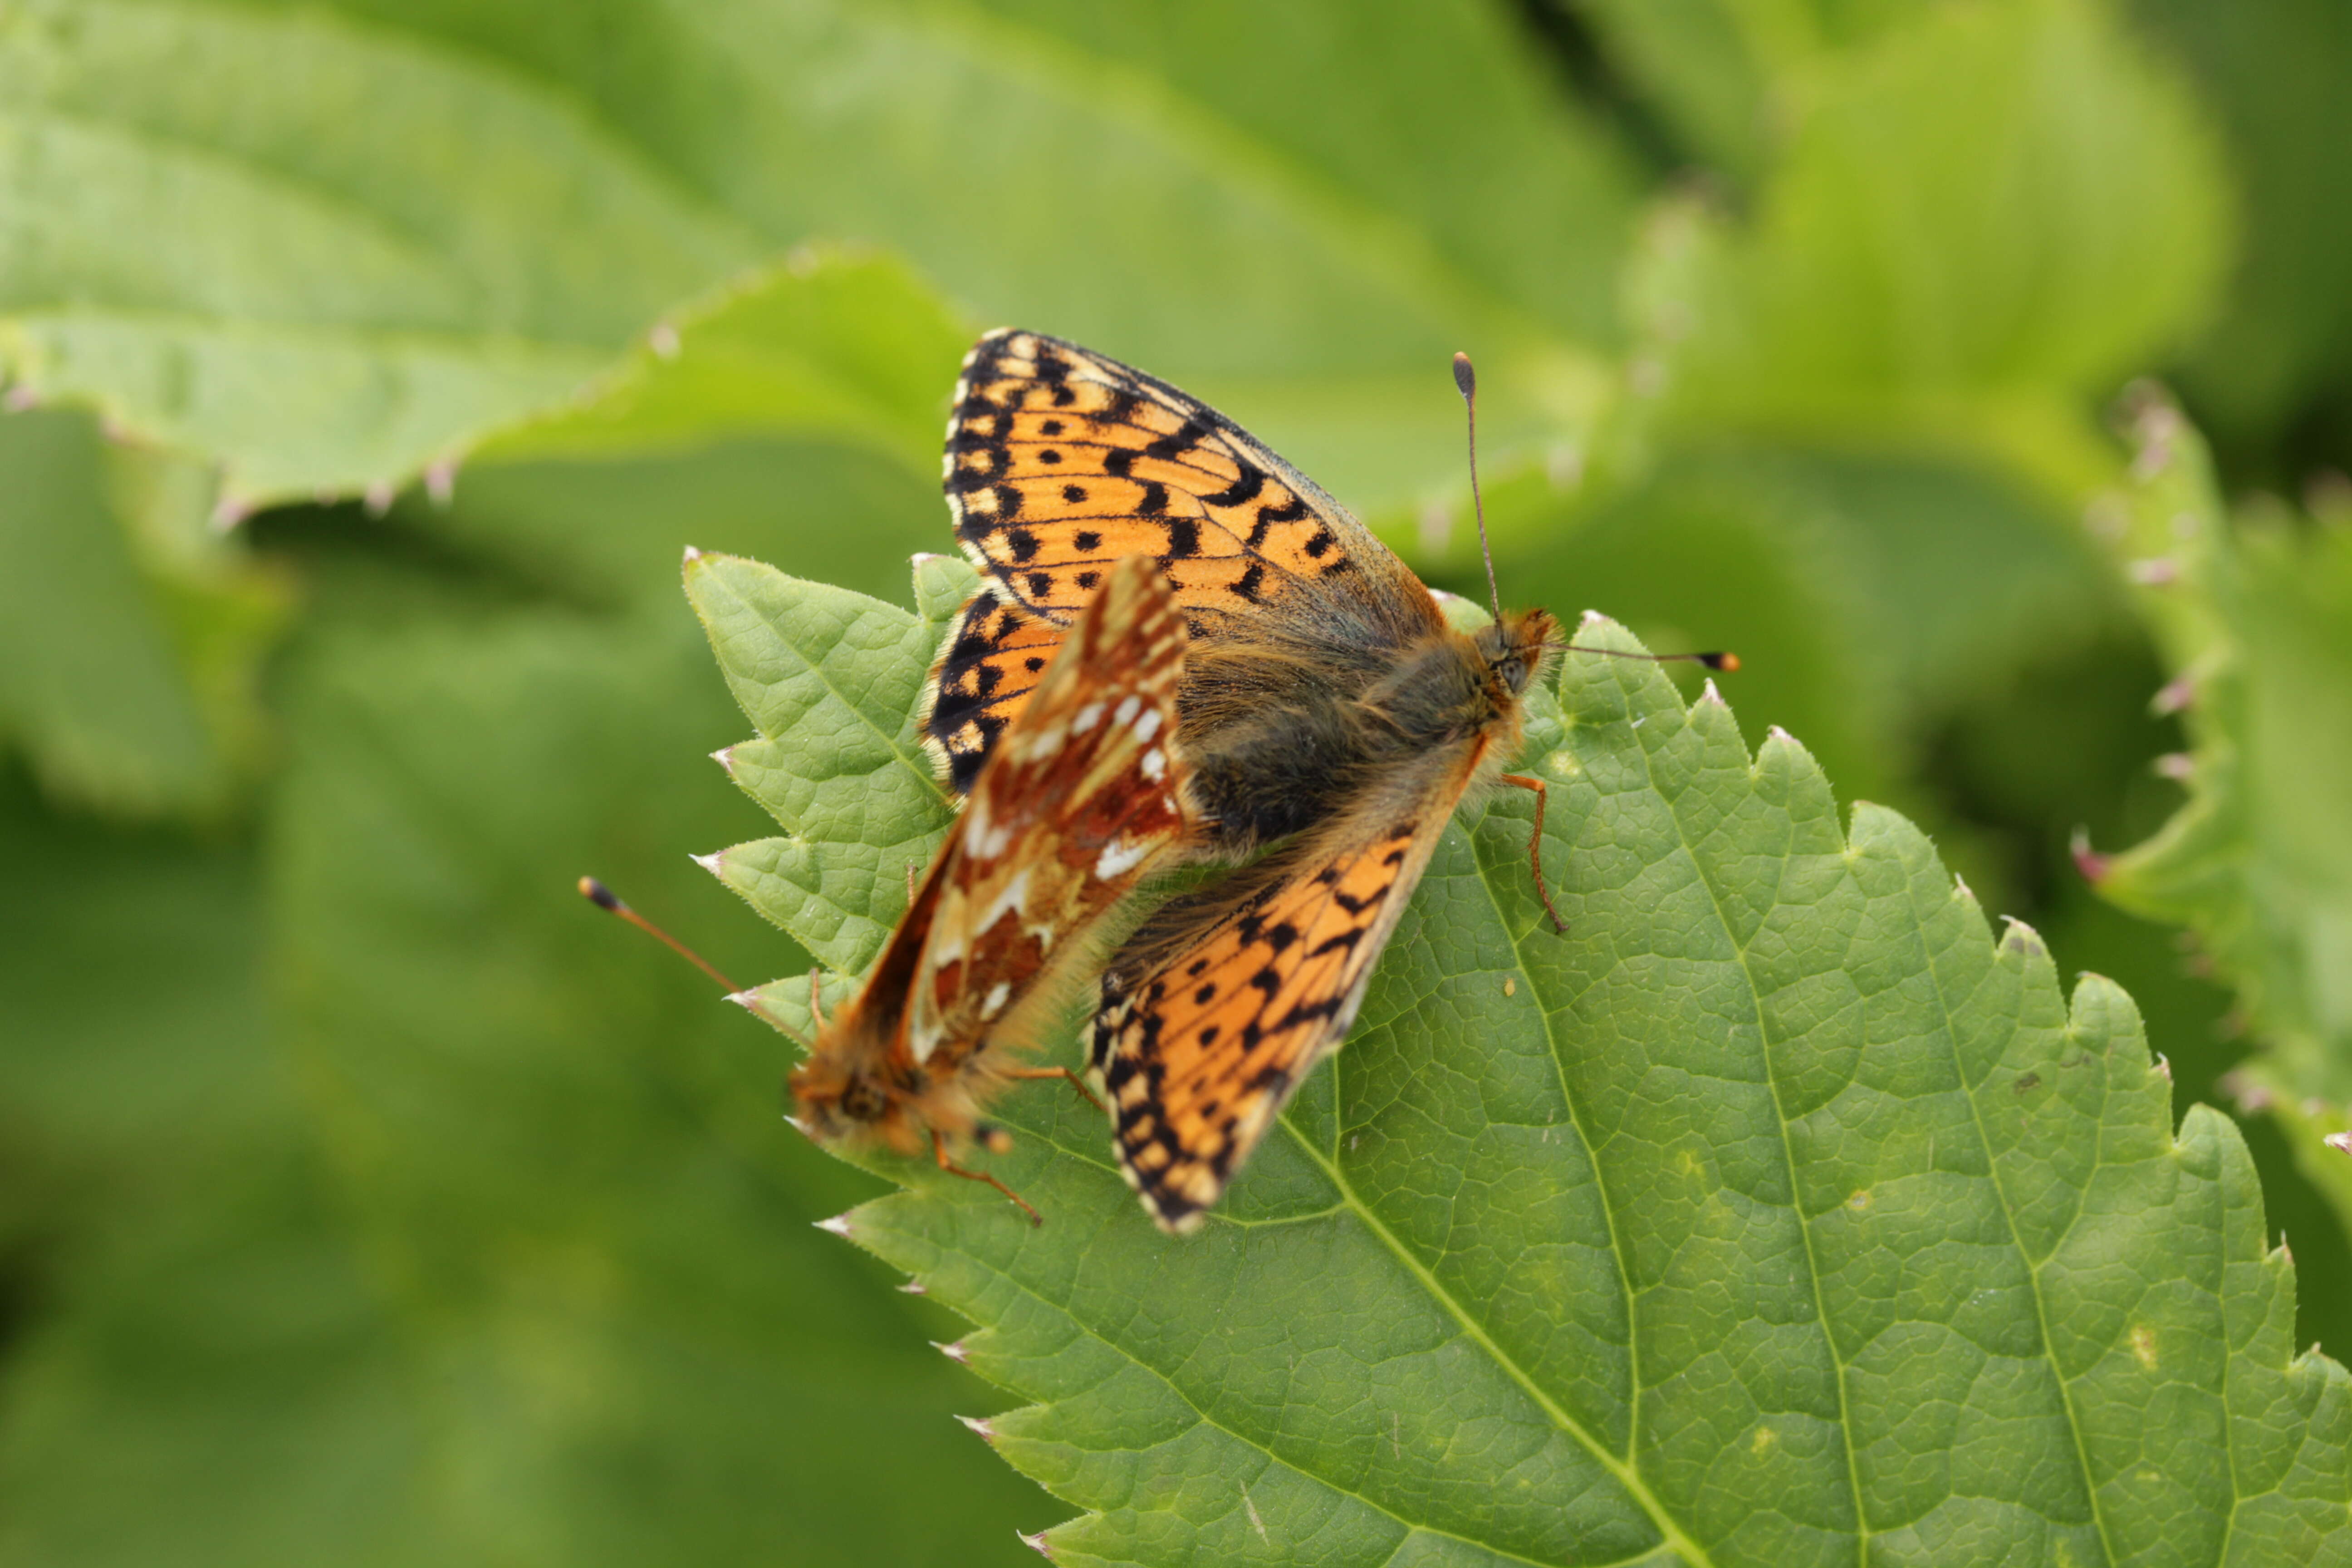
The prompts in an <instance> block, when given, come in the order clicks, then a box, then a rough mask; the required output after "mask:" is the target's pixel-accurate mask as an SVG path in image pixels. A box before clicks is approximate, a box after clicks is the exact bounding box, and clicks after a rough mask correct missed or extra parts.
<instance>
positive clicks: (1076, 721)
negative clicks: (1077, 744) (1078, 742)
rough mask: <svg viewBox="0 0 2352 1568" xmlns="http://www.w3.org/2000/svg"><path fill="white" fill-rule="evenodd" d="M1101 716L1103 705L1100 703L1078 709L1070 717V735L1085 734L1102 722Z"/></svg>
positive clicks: (1088, 704) (1089, 704)
mask: <svg viewBox="0 0 2352 1568" xmlns="http://www.w3.org/2000/svg"><path fill="white" fill-rule="evenodd" d="M1102 715H1103V705H1102V704H1101V703H1099V702H1089V703H1087V705H1086V706H1085V707H1083V708H1081V709H1079V710H1077V712H1076V713H1075V714H1073V715H1072V716H1071V719H1070V733H1072V734H1074V735H1083V734H1085V733H1086V732H1087V731H1089V730H1091V729H1093V728H1094V727H1095V726H1096V725H1097V724H1099V723H1101V722H1102Z"/></svg>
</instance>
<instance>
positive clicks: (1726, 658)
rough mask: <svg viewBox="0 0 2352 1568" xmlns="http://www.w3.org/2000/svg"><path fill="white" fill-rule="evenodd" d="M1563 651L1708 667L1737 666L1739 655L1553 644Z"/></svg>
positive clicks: (1722, 650)
mask: <svg viewBox="0 0 2352 1568" xmlns="http://www.w3.org/2000/svg"><path fill="white" fill-rule="evenodd" d="M1555 646H1556V647H1559V649H1560V651H1561V652H1563V653H1597V654H1600V655H1601V656H1603V657H1604V658H1640V659H1647V660H1648V661H1649V662H1650V663H1652V664H1703V665H1705V666H1706V667H1707V668H1709V669H1724V670H1731V669H1738V668H1739V656H1738V654H1736V653H1733V652H1731V651H1730V650H1729V649H1728V648H1717V649H1716V650H1715V651H1714V652H1712V653H1632V652H1628V651H1627V650H1626V649H1624V648H1622V647H1580V646H1578V645H1577V644H1575V643H1572V642H1567V643H1559V644H1556V645H1555Z"/></svg>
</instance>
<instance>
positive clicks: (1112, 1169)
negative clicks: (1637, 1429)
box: [963, 1118, 1706, 1568]
mask: <svg viewBox="0 0 2352 1568" xmlns="http://www.w3.org/2000/svg"><path fill="white" fill-rule="evenodd" d="M1277 1120H1278V1121H1281V1124H1282V1126H1283V1128H1284V1130H1285V1131H1288V1132H1289V1133H1290V1134H1291V1136H1292V1138H1293V1139H1294V1140H1297V1142H1300V1143H1301V1144H1302V1146H1303V1145H1304V1144H1305V1140H1304V1139H1303V1138H1300V1136H1299V1134H1298V1132H1297V1130H1296V1129H1294V1128H1292V1127H1291V1125H1290V1123H1289V1121H1288V1120H1287V1119H1282V1118H1277ZM1028 1135H1029V1136H1030V1137H1033V1138H1034V1139H1036V1140H1037V1142H1040V1143H1043V1144H1045V1146H1046V1147H1048V1148H1050V1149H1052V1150H1054V1151H1055V1152H1056V1153H1059V1154H1061V1155H1063V1156H1065V1157H1066V1158H1068V1159H1072V1160H1076V1161H1077V1162H1078V1163H1081V1164H1086V1165H1091V1166H1093V1167H1094V1168H1095V1169H1097V1170H1098V1171H1100V1172H1102V1173H1104V1174H1105V1175H1106V1176H1110V1175H1116V1174H1117V1173H1118V1167H1117V1166H1115V1165H1113V1164H1111V1163H1109V1162H1108V1161H1105V1160H1102V1159H1100V1158H1099V1157H1097V1152H1091V1151H1090V1150H1089V1149H1079V1148H1075V1147H1073V1146H1071V1145H1070V1144H1067V1143H1065V1142H1062V1141H1061V1140H1060V1139H1058V1138H1056V1137H1055V1136H1054V1135H1053V1134H1052V1133H1050V1132H1040V1131H1031V1132H1029V1134H1028ZM1309 1152H1310V1153H1311V1152H1312V1150H1311V1149H1310V1150H1309ZM1318 1163H1322V1162H1320V1161H1319V1160H1318ZM1323 1168H1324V1169H1325V1170H1326V1171H1327V1172H1328V1171H1329V1170H1330V1167H1329V1165H1328V1163H1324V1165H1323ZM1335 1184H1336V1185H1338V1186H1339V1191H1340V1194H1341V1196H1342V1198H1343V1200H1344V1201H1343V1202H1342V1203H1340V1204H1339V1205H1333V1206H1332V1207H1330V1208H1328V1209H1323V1210H1320V1211H1318V1213H1317V1214H1315V1215H1286V1216H1284V1218H1283V1219H1282V1220H1280V1221H1264V1220H1261V1221H1257V1222H1255V1223H1256V1224H1259V1225H1265V1224H1294V1223H1298V1222H1301V1221H1304V1220H1307V1219H1312V1218H1320V1217H1326V1216H1328V1215H1334V1214H1338V1213H1340V1212H1342V1210H1352V1211H1353V1212H1354V1213H1355V1214H1356V1215H1357V1216H1358V1217H1359V1218H1360V1219H1363V1220H1364V1221H1365V1222H1366V1223H1367V1224H1369V1225H1370V1226H1372V1229H1373V1232H1374V1234H1375V1235H1378V1236H1380V1237H1382V1238H1383V1239H1384V1240H1389V1239H1390V1238H1389V1237H1387V1233H1386V1232H1385V1231H1383V1230H1381V1228H1380V1226H1378V1224H1377V1222H1374V1221H1372V1220H1371V1219H1370V1215H1369V1213H1368V1212H1367V1211H1366V1210H1365V1208H1364V1206H1363V1204H1362V1202H1361V1201H1360V1199H1358V1198H1357V1197H1356V1195H1355V1194H1354V1193H1353V1192H1352V1191H1350V1190H1349V1188H1348V1187H1347V1186H1346V1185H1345V1184H1342V1183H1338V1182H1336V1179H1335ZM1209 1217H1210V1221H1211V1223H1212V1224H1235V1223H1247V1222H1236V1221H1230V1220H1227V1219H1226V1218H1225V1216H1224V1215H1219V1214H1212V1215H1210V1216H1209ZM1176 1245H1178V1246H1181V1245H1183V1243H1181V1242H1178V1243H1176ZM1390 1245H1391V1247H1393V1246H1394V1242H1393V1241H1392V1240H1390ZM963 1256H964V1257H965V1258H969V1259H970V1260H971V1262H973V1263H975V1264H978V1265H979V1266H980V1267H981V1268H985V1269H987V1270H988V1271H989V1272H990V1273H992V1275H994V1276H995V1277H996V1278H997V1279H1002V1280H1003V1281H1004V1282H1005V1283H1006V1284H1008V1285H1010V1286H1011V1287H1012V1288H1013V1289H1014V1290H1016V1291H1018V1292H1020V1293H1021V1294H1022V1295H1024V1296H1026V1297H1027V1298H1028V1299H1029V1300H1032V1301H1034V1302H1036V1303H1037V1304H1038V1305H1039V1306H1041V1307H1044V1308H1045V1310H1047V1311H1049V1312H1051V1313H1054V1314H1055V1315H1056V1316H1058V1317H1060V1318H1063V1319H1065V1320H1066V1321H1068V1322H1069V1323H1070V1324H1071V1325H1072V1326H1074V1327H1076V1329H1077V1330H1078V1331H1080V1332H1081V1333H1083V1334H1085V1335H1086V1337H1087V1338H1088V1339H1090V1340H1092V1341H1093V1342H1095V1343H1097V1344H1098V1345H1100V1346H1102V1347H1103V1349H1105V1350H1107V1351H1108V1352H1110V1353H1111V1354H1113V1355H1115V1356H1118V1357H1119V1358H1120V1359H1121V1360H1123V1361H1126V1362H1128V1363H1130V1364H1132V1365H1134V1366H1138V1367H1140V1368H1142V1369H1143V1370H1144V1371H1145V1372H1148V1373H1150V1374H1151V1375H1152V1376H1153V1377H1155V1378H1158V1379H1159V1380H1160V1385H1161V1386H1162V1387H1164V1388H1166V1389H1167V1390H1168V1391H1169V1392H1170V1393H1171V1394H1174V1395H1175V1396H1176V1397H1177V1398H1178V1399H1180V1400H1181V1401H1183V1403H1184V1406H1185V1408H1186V1409H1188V1410H1190V1411H1192V1414H1193V1416H1194V1417H1195V1418H1196V1419H1197V1420H1198V1421H1199V1422H1200V1423H1201V1425H1202V1426H1206V1427H1209V1428H1210V1429H1211V1430H1213V1431H1217V1432H1222V1433H1223V1434H1224V1435H1225V1436H1228V1437H1231V1438H1232V1439H1233V1440H1234V1441H1235V1442H1236V1443H1239V1444H1241V1445H1243V1446H1244V1447H1248V1448H1253V1449H1255V1450H1256V1451H1257V1452H1258V1453H1260V1454H1263V1455H1265V1458H1266V1459H1267V1460H1268V1461H1269V1462H1270V1463H1273V1464H1277V1465H1281V1466H1283V1467H1284V1468H1287V1469H1291V1470H1295V1471H1297V1473H1298V1474H1300V1475H1302V1476H1305V1477H1307V1479H1310V1480H1313V1481H1314V1482H1316V1484H1318V1486H1324V1487H1328V1488H1329V1489H1331V1490H1332V1491H1334V1492H1336V1493H1338V1494H1339V1495H1340V1496H1342V1497H1349V1498H1353V1499H1355V1500H1357V1501H1358V1502H1360V1503H1362V1504H1363V1505H1364V1506H1365V1507H1366V1508H1369V1509H1370V1510H1373V1511H1374V1512H1375V1513H1378V1514H1381V1516H1383V1517H1385V1518H1388V1519H1392V1520H1394V1521H1396V1522H1397V1523H1398V1524H1400V1525H1402V1527H1403V1528H1404V1529H1406V1530H1408V1531H1420V1532H1422V1533H1423V1534H1426V1535H1433V1536H1441V1537H1444V1539H1446V1540H1448V1541H1459V1542H1462V1543H1463V1544H1464V1545H1465V1546H1472V1547H1475V1548H1476V1549H1477V1550H1479V1551H1481V1552H1491V1553H1493V1554H1494V1555H1496V1556H1497V1557H1506V1558H1508V1559H1510V1560H1511V1561H1512V1562H1514V1563H1527V1564H1528V1568H1558V1565H1557V1564H1555V1563H1545V1562H1544V1561H1542V1560H1541V1559H1540V1558H1535V1557H1528V1556H1525V1555H1523V1554H1521V1553H1519V1552H1513V1551H1510V1550H1508V1549H1507V1548H1505V1547H1500V1546H1496V1545H1494V1544H1492V1543H1491V1542H1484V1541H1478V1540H1474V1539H1473V1538H1471V1537H1469V1536H1466V1535H1464V1534H1462V1533H1461V1532H1460V1531H1453V1530H1447V1529H1445V1528H1444V1527H1443V1526H1440V1525H1433V1524H1423V1523H1420V1522H1418V1521H1413V1520H1411V1519H1407V1518H1406V1517H1405V1516H1404V1515H1402V1514H1401V1513H1399V1512H1397V1511H1396V1510H1395V1509H1393V1508H1391V1507H1390V1506H1388V1505H1387V1504H1385V1503H1382V1502H1380V1501H1378V1500H1375V1499H1372V1498H1370V1497H1367V1496H1365V1495H1364V1494H1363V1493H1361V1492H1360V1491H1357V1490H1356V1489H1353V1488H1352V1487H1349V1486H1346V1485H1344V1484H1342V1483H1341V1482H1339V1481H1336V1480H1334V1479H1331V1478H1329V1477H1328V1476H1326V1475H1324V1474H1322V1473H1321V1472H1319V1471H1318V1470H1315V1469H1311V1468H1308V1467H1307V1466H1306V1465H1303V1464H1301V1463H1299V1462H1298V1461H1297V1459H1295V1458H1289V1457H1287V1456H1286V1455H1283V1454H1278V1453H1276V1451H1275V1450H1274V1448H1273V1447H1271V1446H1270V1445H1269V1444H1268V1443H1267V1442H1266V1441H1265V1439H1264V1438H1261V1437H1254V1436H1250V1435H1249V1434H1248V1433H1246V1432H1243V1431H1240V1430H1238V1429H1236V1428H1234V1427H1233V1426H1228V1425H1227V1424H1226V1423H1224V1422H1223V1421H1220V1420H1218V1419H1217V1418H1216V1417H1215V1416H1213V1415H1210V1414H1209V1413H1208V1412H1207V1411H1206V1410H1203V1409H1202V1407H1201V1405H1200V1403H1199V1402H1198V1401H1197V1400H1195V1399H1194V1398H1193V1397H1192V1394H1189V1393H1188V1392H1186V1390H1185V1388H1184V1385H1183V1384H1181V1383H1179V1382H1178V1381H1177V1380H1176V1379H1175V1378H1174V1377H1172V1376H1171V1375H1170V1374H1169V1373H1167V1372H1166V1371H1164V1370H1163V1369H1161V1368H1160V1367H1157V1366H1154V1365H1152V1364H1151V1363H1150V1362H1148V1361H1146V1360H1144V1359H1143V1357H1141V1356H1139V1355H1138V1354H1137V1353H1136V1352H1134V1351H1133V1350H1131V1349H1129V1347H1127V1346H1126V1345H1123V1344H1120V1343H1118V1342H1116V1341H1114V1340H1111V1339H1108V1338H1107V1337H1105V1335H1104V1334H1103V1332H1102V1331H1100V1330H1099V1329H1097V1328H1096V1327H1095V1326H1094V1325H1093V1324H1092V1323H1089V1322H1087V1321H1083V1320H1081V1319H1080V1318H1079V1317H1078V1316H1077V1314H1076V1313H1074V1312H1072V1311H1071V1310H1069V1307H1068V1306H1067V1304H1066V1303H1063V1302H1059V1301H1055V1300H1052V1299H1050V1298H1048V1297H1046V1296H1045V1295H1042V1294H1040V1293H1039V1292H1038V1290H1037V1289H1036V1288H1035V1287H1034V1286H1032V1285H1031V1284H1029V1283H1028V1282H1027V1281H1026V1280H1024V1279H1019V1278H1018V1277H1016V1276H1014V1275H1013V1273H1011V1272H1010V1271H1009V1270H1007V1269H1005V1268H1003V1266H1002V1265H999V1264H995V1263H992V1262H990V1261H988V1260H987V1259H985V1258H980V1257H978V1256H976V1255H974V1254H972V1253H971V1252H965V1253H964V1254H963ZM1400 1256H1402V1255H1400ZM1407 1262H1408V1264H1410V1262H1411V1260H1410V1259H1407ZM1432 1283H1433V1282H1432ZM1434 1293H1436V1294H1437V1295H1438V1296H1439V1298H1440V1300H1445V1299H1446V1298H1444V1294H1443V1292H1442V1290H1438V1291H1435V1292H1434ZM1465 1326H1466V1327H1467V1328H1468V1329H1469V1331H1471V1332H1472V1333H1474V1334H1479V1331H1478V1330H1477V1329H1476V1328H1475V1325H1466V1324H1465ZM1479 1342H1481V1343H1483V1344H1486V1347H1487V1349H1488V1350H1489V1352H1492V1353H1494V1354H1495V1355H1496V1359H1497V1360H1498V1361H1500V1362H1502V1364H1503V1365H1504V1366H1505V1368H1506V1369H1507V1370H1510V1363H1509V1362H1508V1360H1507V1358H1504V1357H1503V1356H1502V1355H1501V1354H1500V1352H1496V1351H1495V1349H1494V1347H1493V1345H1492V1343H1491V1342H1488V1341H1486V1340H1485V1338H1484V1336H1483V1334H1480V1335H1479ZM1537 1397H1538V1399H1540V1398H1541V1397H1542V1396H1541V1394H1537ZM1056 1402H1058V1401H1051V1402H1046V1403H1048V1404H1051V1403H1056ZM1604 1462H1605V1458H1604ZM1080 1506H1081V1507H1087V1506H1088V1505H1085V1504H1081V1505H1080ZM1098 1511H1099V1510H1094V1509H1092V1508H1091V1507H1088V1512H1089V1513H1093V1514H1097V1515H1098ZM1672 1539H1673V1538H1672V1537H1669V1541H1670V1542H1671V1540H1672ZM1400 1544H1402V1543H1400ZM1657 1549H1658V1548H1657V1546H1655V1545H1651V1546H1645V1547H1643V1549H1642V1551H1641V1552H1640V1553H1639V1554H1637V1555H1636V1556H1634V1557H1631V1558H1625V1559H1621V1561H1622V1562H1629V1563H1630V1562H1639V1561H1640V1559H1641V1557H1642V1556H1646V1555H1648V1554H1649V1553H1651V1552H1655V1551H1656V1550H1657ZM1393 1555H1394V1553H1393V1552H1391V1556H1393ZM1697 1561H1699V1562H1702V1563H1704V1562H1705V1561H1706V1560H1705V1559H1703V1558H1702V1559H1698V1560H1697ZM1594 1568H1609V1565H1608V1564H1596V1565H1594Z"/></svg>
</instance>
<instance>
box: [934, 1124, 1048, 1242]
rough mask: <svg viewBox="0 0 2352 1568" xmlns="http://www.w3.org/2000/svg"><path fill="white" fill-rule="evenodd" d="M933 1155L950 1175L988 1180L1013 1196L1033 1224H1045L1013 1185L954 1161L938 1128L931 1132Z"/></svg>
mask: <svg viewBox="0 0 2352 1568" xmlns="http://www.w3.org/2000/svg"><path fill="white" fill-rule="evenodd" d="M931 1157H932V1158H933V1159H935V1160H937V1161H938V1162H939V1163H940V1170H942V1171H945V1172H946V1173H948V1174H949V1175H950V1176H961V1177H962V1178H963V1179H964V1180H965V1181H967V1182H986V1183H987V1184H989V1185H990V1186H992V1187H994V1188H995V1189H996V1190H997V1191H998V1192H1000V1193H1003V1194H1004V1195H1005V1196H1006V1197H1008V1198H1011V1199H1012V1200H1013V1205H1014V1206H1015V1207H1017V1208H1018V1209H1020V1211H1021V1212H1022V1213H1023V1214H1025V1215H1028V1216H1029V1223H1030V1224H1031V1225H1033V1226H1036V1225H1044V1224H1045V1215H1041V1214H1039V1213H1038V1212H1037V1211H1036V1210H1035V1209H1033V1208H1031V1207H1030V1206H1029V1203H1028V1200H1027V1199H1025V1198H1024V1197H1023V1196H1022V1195H1021V1194H1019V1193H1016V1192H1014V1191H1013V1189H1012V1188H1011V1187H1008V1186H1006V1185H1005V1184H1003V1182H1000V1181H998V1180H997V1179H996V1178H995V1177H994V1176H992V1175H990V1174H989V1173H987V1172H986V1171H967V1170H965V1169H964V1168H963V1167H962V1166H961V1165H959V1164H957V1163H955V1162H954V1161H952V1160H950V1159H949V1158H948V1143H947V1140H946V1139H944V1138H942V1137H940V1134H939V1131H938V1130H937V1129H933V1130H932V1132H931Z"/></svg>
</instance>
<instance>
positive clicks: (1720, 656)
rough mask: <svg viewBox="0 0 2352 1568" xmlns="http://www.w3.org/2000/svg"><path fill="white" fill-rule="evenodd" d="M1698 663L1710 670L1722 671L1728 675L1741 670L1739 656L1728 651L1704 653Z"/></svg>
mask: <svg viewBox="0 0 2352 1568" xmlns="http://www.w3.org/2000/svg"><path fill="white" fill-rule="evenodd" d="M1698 661H1699V662H1700V663H1701V664H1703V665H1705V666H1706V667H1707V668H1709V669H1720V670H1724V671H1726V672H1729V671H1732V670H1736V669H1738V668H1739V656H1738V654H1736V653H1732V652H1730V651H1728V650H1726V651H1724V652H1721V653H1703V654H1701V655H1699V656H1698Z"/></svg>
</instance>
